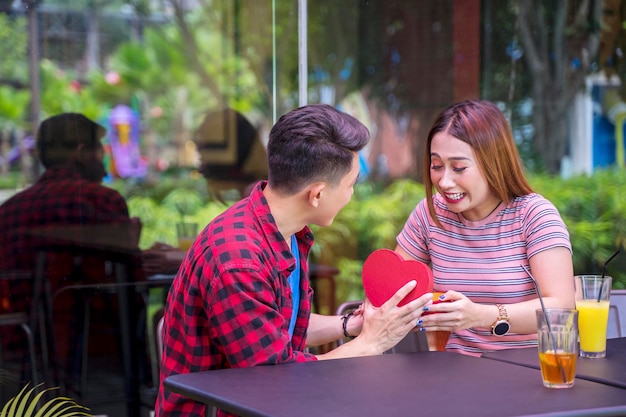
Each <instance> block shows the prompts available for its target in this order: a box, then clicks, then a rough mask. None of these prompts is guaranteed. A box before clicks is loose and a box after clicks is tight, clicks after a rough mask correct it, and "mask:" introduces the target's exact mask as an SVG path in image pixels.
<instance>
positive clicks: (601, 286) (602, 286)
mask: <svg viewBox="0 0 626 417" xmlns="http://www.w3.org/2000/svg"><path fill="white" fill-rule="evenodd" d="M620 250H621V249H619V248H618V249H617V250H616V251H615V253H614V254H613V255H611V257H610V258H609V259H607V260H606V262H605V263H604V265H602V278H604V276H605V275H606V266H607V265H608V264H609V262H611V261H612V260H613V258H615V257H616V256H617V254H618V253H619V251H620ZM603 288H604V282H601V283H600V291H598V302H600V300H602V289H603Z"/></svg>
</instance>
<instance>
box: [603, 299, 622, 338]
mask: <svg viewBox="0 0 626 417" xmlns="http://www.w3.org/2000/svg"><path fill="white" fill-rule="evenodd" d="M624 336H626V290H612V291H611V306H610V307H609V325H608V328H607V334H606V337H607V339H614V338H618V337H624Z"/></svg>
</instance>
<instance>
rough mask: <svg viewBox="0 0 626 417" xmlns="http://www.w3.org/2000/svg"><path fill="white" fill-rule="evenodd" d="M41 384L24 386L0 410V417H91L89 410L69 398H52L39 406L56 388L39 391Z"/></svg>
mask: <svg viewBox="0 0 626 417" xmlns="http://www.w3.org/2000/svg"><path fill="white" fill-rule="evenodd" d="M42 385H43V384H39V385H37V386H35V387H33V388H30V389H29V388H28V387H29V384H26V386H24V388H22V390H21V391H20V393H19V394H18V395H16V396H15V397H13V398H11V399H10V400H9V401H8V402H7V403H6V404H5V405H4V407H2V409H1V410H0V417H73V416H91V415H92V414H89V413H88V411H89V409H88V408H86V407H83V406H82V405H80V404H78V403H76V402H75V401H74V400H72V399H71V398H67V397H54V398H52V399H50V400H48V401H46V402H45V403H43V404H42V405H41V406H39V405H38V404H39V402H40V400H42V399H43V397H44V395H46V394H47V393H49V392H51V391H53V390H55V389H56V388H46V389H41V387H42Z"/></svg>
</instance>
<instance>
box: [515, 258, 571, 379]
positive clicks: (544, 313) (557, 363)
mask: <svg viewBox="0 0 626 417" xmlns="http://www.w3.org/2000/svg"><path fill="white" fill-rule="evenodd" d="M522 268H524V271H526V274H528V276H529V277H530V279H532V280H533V284H535V290H537V295H538V296H539V302H540V303H541V310H542V311H543V315H544V316H545V318H546V325H547V326H548V333H550V339H552V348H553V349H554V359H555V360H556V365H557V366H558V367H559V372H561V378H563V383H564V384H565V383H567V379H566V378H565V370H564V369H563V365H562V364H561V360H560V359H559V355H557V352H556V340H555V339H554V334H553V333H552V326H550V318H549V317H548V312H547V311H546V306H545V304H543V297H542V296H541V291H540V290H539V284H537V280H536V279H535V277H533V274H531V273H530V270H529V269H528V268H527V267H526V265H522Z"/></svg>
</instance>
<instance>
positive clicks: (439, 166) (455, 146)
mask: <svg viewBox="0 0 626 417" xmlns="http://www.w3.org/2000/svg"><path fill="white" fill-rule="evenodd" d="M430 179H431V181H432V183H433V185H434V186H435V188H436V189H437V191H438V192H439V193H440V194H441V195H442V196H443V198H444V199H445V201H446V203H447V205H448V208H449V209H450V210H451V211H453V212H455V213H460V214H462V215H463V217H465V218H466V219H467V220H469V221H477V220H481V219H484V218H485V217H487V216H488V215H489V214H490V213H491V212H492V211H493V210H494V208H495V207H496V206H497V205H498V204H499V202H500V199H499V198H498V197H497V196H496V195H495V194H494V193H493V192H492V191H491V188H490V187H489V183H488V182H487V180H486V179H485V177H484V175H483V173H482V172H481V170H480V167H479V165H478V163H477V161H476V157H475V155H474V151H473V149H472V147H471V146H470V145H469V144H467V143H465V142H463V141H462V140H460V139H457V138H455V137H454V136H451V135H450V134H448V133H447V132H439V133H437V134H435V136H434V137H433V139H432V142H431V145H430Z"/></svg>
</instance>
